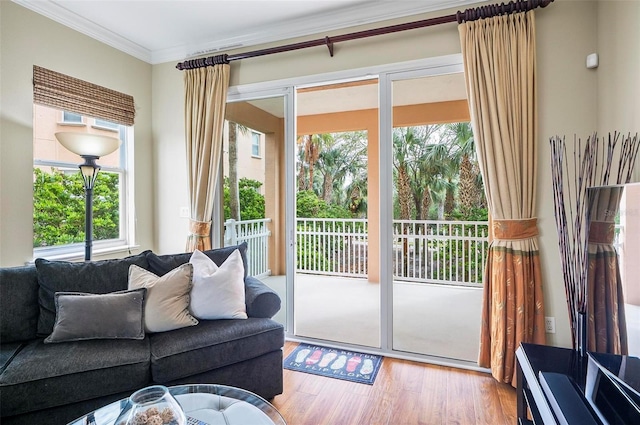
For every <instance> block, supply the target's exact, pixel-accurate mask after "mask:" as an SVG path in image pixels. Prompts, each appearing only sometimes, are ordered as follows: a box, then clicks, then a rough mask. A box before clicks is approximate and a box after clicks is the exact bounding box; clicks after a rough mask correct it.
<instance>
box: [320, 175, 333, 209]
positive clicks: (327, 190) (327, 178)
mask: <svg viewBox="0 0 640 425" xmlns="http://www.w3.org/2000/svg"><path fill="white" fill-rule="evenodd" d="M331 198H333V178H332V176H331V174H329V173H326V174H325V175H324V180H323V182H322V199H323V200H324V201H325V202H326V203H328V204H329V203H331Z"/></svg>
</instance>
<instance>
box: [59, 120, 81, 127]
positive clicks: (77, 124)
mask: <svg viewBox="0 0 640 425" xmlns="http://www.w3.org/2000/svg"><path fill="white" fill-rule="evenodd" d="M58 125H65V126H67V127H86V126H87V124H85V123H83V122H66V121H59V122H58Z"/></svg>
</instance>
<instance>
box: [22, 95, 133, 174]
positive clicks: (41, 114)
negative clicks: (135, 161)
mask: <svg viewBox="0 0 640 425" xmlns="http://www.w3.org/2000/svg"><path fill="white" fill-rule="evenodd" d="M33 108H34V110H33V135H34V136H33V159H34V160H36V161H51V162H56V163H66V164H73V165H77V164H80V163H81V162H83V160H82V158H80V156H78V155H76V154H74V153H72V152H70V151H68V150H67V149H65V148H64V147H63V146H62V145H61V144H60V143H58V141H57V140H56V137H55V133H57V132H61V131H73V132H79V133H86V132H89V133H94V134H101V135H105V136H110V137H113V136H114V133H113V131H110V130H102V129H99V128H91V127H87V126H80V127H77V126H76V127H72V126H65V125H64V124H63V123H60V122H59V119H60V113H61V111H60V110H58V109H54V108H49V107H46V106H42V105H33ZM62 114H63V116H64V117H65V118H64V119H65V120H66V119H67V117H71V115H73V114H69V113H68V112H62ZM68 114H69V115H68ZM77 116H78V117H80V121H76V122H82V117H81V116H80V115H77ZM121 139H122V137H121ZM122 149H124V140H123V144H122V145H120V147H119V148H118V149H117V150H116V151H115V152H113V153H111V154H109V155H106V156H103V157H101V158H100V160H99V161H98V164H100V166H102V167H110V168H124V163H121V155H120V151H121V150H122Z"/></svg>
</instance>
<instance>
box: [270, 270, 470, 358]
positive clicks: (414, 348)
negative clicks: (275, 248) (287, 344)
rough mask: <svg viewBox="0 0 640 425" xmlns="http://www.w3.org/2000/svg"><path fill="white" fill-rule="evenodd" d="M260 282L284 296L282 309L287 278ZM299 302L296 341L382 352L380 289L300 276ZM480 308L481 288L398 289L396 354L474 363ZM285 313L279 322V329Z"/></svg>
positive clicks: (357, 281)
mask: <svg viewBox="0 0 640 425" xmlns="http://www.w3.org/2000/svg"><path fill="white" fill-rule="evenodd" d="M262 280H263V281H264V282H265V283H266V284H267V285H269V286H270V287H271V288H273V289H274V290H275V291H277V292H278V293H279V294H280V296H281V298H282V300H283V306H284V303H285V300H286V293H285V277H284V276H268V277H264V278H262ZM295 297H296V298H295V307H294V309H295V316H296V317H295V332H294V334H295V335H296V336H300V337H309V338H316V339H323V340H327V341H336V342H343V343H349V344H356V345H363V346H368V347H379V346H380V285H379V284H378V283H371V282H368V281H367V280H366V279H356V278H345V277H335V276H324V275H310V274H301V273H298V274H297V275H296V278H295ZM481 303H482V289H481V288H469V287H459V286H447V285H435V284H418V283H407V282H396V283H394V308H393V328H394V332H393V333H394V340H393V348H394V349H395V350H398V351H404V352H409V353H419V354H426V355H430V356H438V357H443V358H447V359H455V360H461V361H465V362H472V363H475V362H476V361H477V358H478V349H479V348H478V347H479V341H480V314H481ZM284 310H285V309H284V307H283V309H282V310H281V311H280V312H279V313H278V314H277V315H276V317H275V319H276V320H278V321H280V322H281V323H284V321H285V314H286V313H285V311H284Z"/></svg>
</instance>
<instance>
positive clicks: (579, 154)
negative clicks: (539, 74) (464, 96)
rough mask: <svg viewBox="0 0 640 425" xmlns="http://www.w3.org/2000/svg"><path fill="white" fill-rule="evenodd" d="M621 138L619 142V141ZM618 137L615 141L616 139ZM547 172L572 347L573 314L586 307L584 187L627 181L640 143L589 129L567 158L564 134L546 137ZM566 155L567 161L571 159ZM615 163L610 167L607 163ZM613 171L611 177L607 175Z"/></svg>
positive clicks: (575, 320)
mask: <svg viewBox="0 0 640 425" xmlns="http://www.w3.org/2000/svg"><path fill="white" fill-rule="evenodd" d="M621 139H622V140H621ZM620 141H621V143H620ZM550 143H551V176H552V184H553V202H554V213H555V219H556V227H557V230H558V245H559V248H560V259H561V265H562V273H563V277H564V286H565V293H566V296H567V307H568V308H569V319H570V321H571V337H572V342H573V346H574V348H578V347H577V342H578V341H577V339H578V338H577V332H578V314H584V313H586V310H587V294H586V290H587V274H588V261H589V256H588V246H587V242H588V241H587V238H588V230H589V229H588V228H587V213H588V211H587V209H588V204H589V202H588V199H587V189H588V188H590V187H594V186H606V185H610V184H625V183H629V182H630V181H631V177H632V173H633V168H634V165H635V161H636V157H637V155H638V149H639V148H640V143H639V140H638V134H637V133H636V134H635V136H633V137H632V136H631V135H627V136H626V137H622V136H621V135H620V133H617V132H616V133H613V135H612V134H611V133H609V137H608V140H607V142H606V144H605V142H604V140H603V141H602V142H601V140H600V139H599V138H598V137H597V135H596V134H595V133H594V134H593V135H592V136H590V137H589V138H587V141H586V143H583V142H582V141H581V140H580V139H577V140H576V138H575V136H574V143H573V158H571V157H567V143H566V142H565V139H564V137H563V138H560V137H559V136H556V137H552V138H551V139H550ZM571 159H572V160H571ZM614 166H615V167H617V169H616V170H613V169H612V168H613V167H614ZM612 175H615V181H613V179H612Z"/></svg>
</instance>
